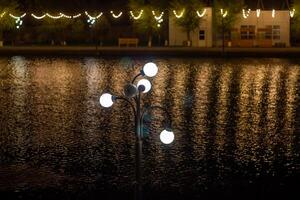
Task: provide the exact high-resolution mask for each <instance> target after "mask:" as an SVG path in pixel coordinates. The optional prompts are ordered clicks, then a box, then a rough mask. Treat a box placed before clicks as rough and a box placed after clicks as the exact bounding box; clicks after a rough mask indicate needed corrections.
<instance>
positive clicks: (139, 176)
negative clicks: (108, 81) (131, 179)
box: [135, 93, 143, 200]
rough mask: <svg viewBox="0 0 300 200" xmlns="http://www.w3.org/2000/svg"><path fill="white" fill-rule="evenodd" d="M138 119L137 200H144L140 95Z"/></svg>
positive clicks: (136, 152) (137, 101)
mask: <svg viewBox="0 0 300 200" xmlns="http://www.w3.org/2000/svg"><path fill="white" fill-rule="evenodd" d="M136 104H137V105H136V119H135V127H136V141H135V159H136V161H135V162H136V163H135V178H136V185H135V199H136V200H142V199H143V194H142V192H143V191H142V190H143V187H142V186H143V183H142V167H141V159H142V147H143V146H142V145H143V141H142V132H141V96H140V93H139V94H138V96H137V99H136Z"/></svg>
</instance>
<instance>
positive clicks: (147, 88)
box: [137, 79, 152, 93]
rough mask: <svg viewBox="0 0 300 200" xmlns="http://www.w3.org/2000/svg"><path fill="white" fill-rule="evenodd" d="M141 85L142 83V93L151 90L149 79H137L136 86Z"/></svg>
mask: <svg viewBox="0 0 300 200" xmlns="http://www.w3.org/2000/svg"><path fill="white" fill-rule="evenodd" d="M141 85H143V86H144V87H145V90H144V91H143V93H147V92H149V91H150V90H151V87H152V85H151V83H150V81H149V80H147V79H141V80H139V82H138V84H137V87H139V86H141Z"/></svg>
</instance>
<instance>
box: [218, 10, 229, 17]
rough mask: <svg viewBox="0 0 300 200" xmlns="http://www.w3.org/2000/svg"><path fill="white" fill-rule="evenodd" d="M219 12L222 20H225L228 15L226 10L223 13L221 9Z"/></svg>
mask: <svg viewBox="0 0 300 200" xmlns="http://www.w3.org/2000/svg"><path fill="white" fill-rule="evenodd" d="M220 11H221V16H222V17H223V18H225V17H226V16H227V14H228V12H227V10H226V11H225V12H224V10H223V9H221V10H220Z"/></svg>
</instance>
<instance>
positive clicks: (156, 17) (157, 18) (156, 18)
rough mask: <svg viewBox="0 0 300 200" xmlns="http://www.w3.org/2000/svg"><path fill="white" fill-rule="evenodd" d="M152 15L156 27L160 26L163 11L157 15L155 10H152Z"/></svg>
mask: <svg viewBox="0 0 300 200" xmlns="http://www.w3.org/2000/svg"><path fill="white" fill-rule="evenodd" d="M152 15H153V16H154V19H155V20H156V22H157V27H158V28H159V27H161V25H160V24H161V23H162V22H163V21H164V19H163V16H164V12H161V13H160V15H159V16H156V14H155V11H154V10H152Z"/></svg>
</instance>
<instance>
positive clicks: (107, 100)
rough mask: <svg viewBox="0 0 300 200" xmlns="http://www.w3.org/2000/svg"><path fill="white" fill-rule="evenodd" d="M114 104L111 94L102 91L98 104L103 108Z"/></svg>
mask: <svg viewBox="0 0 300 200" xmlns="http://www.w3.org/2000/svg"><path fill="white" fill-rule="evenodd" d="M113 104H114V102H113V96H112V95H111V94H108V93H104V94H102V95H101V97H100V105H101V106H103V107H105V108H109V107H111V106H112V105H113Z"/></svg>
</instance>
